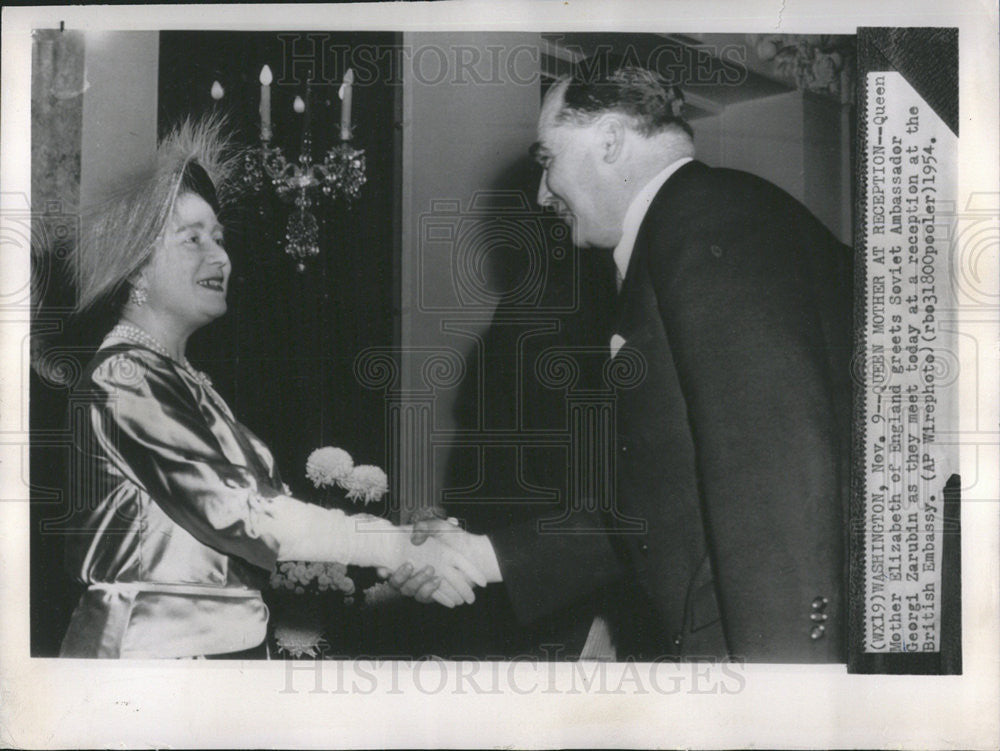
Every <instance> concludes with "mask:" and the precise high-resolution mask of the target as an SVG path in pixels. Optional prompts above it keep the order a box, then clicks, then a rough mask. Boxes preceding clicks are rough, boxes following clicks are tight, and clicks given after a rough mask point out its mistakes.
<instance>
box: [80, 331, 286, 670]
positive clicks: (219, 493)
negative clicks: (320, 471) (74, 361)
mask: <svg viewBox="0 0 1000 751" xmlns="http://www.w3.org/2000/svg"><path fill="white" fill-rule="evenodd" d="M70 411H71V423H72V425H73V430H74V433H75V444H76V448H75V457H74V464H73V469H72V471H71V483H72V484H71V488H72V490H71V498H72V501H73V503H74V509H73V520H74V522H75V523H74V525H73V529H74V532H73V533H71V534H70V535H69V536H68V538H67V564H68V566H69V568H70V571H71V573H72V574H73V576H75V577H76V578H77V579H78V580H79V581H81V582H82V583H84V584H86V585H87V590H86V592H85V593H84V594H83V596H82V597H81V599H80V602H79V604H78V605H77V607H76V610H75V611H74V613H73V617H72V620H71V622H70V626H69V629H68V631H67V633H66V636H65V638H64V640H63V644H62V650H61V656H64V657H108V658H119V657H120V658H127V657H131V658H156V657H192V656H199V655H211V654H221V653H227V652H236V651H241V650H246V649H250V648H252V647H255V646H257V645H260V644H261V643H262V642H263V641H264V639H265V637H266V630H267V619H268V611H267V607H266V605H265V604H264V602H263V600H262V598H261V587H262V586H263V585H264V583H266V581H267V577H268V574H269V573H270V572H272V571H273V570H274V568H275V562H276V559H277V551H278V543H277V541H276V540H275V539H274V538H273V537H272V536H270V535H268V534H266V533H262V532H261V531H260V530H259V529H258V524H260V523H261V522H262V521H263V517H262V515H267V514H270V513H271V509H270V508H269V503H268V501H269V499H272V498H274V497H275V496H278V495H280V494H283V493H286V492H287V488H286V487H285V486H284V485H283V484H282V482H281V479H280V477H279V475H278V472H277V469H276V468H275V466H274V458H273V456H272V454H271V452H270V451H269V450H268V448H267V447H266V446H265V445H264V444H263V443H262V442H261V441H260V440H259V439H258V438H257V437H256V436H254V435H253V433H251V432H250V431H249V430H248V429H247V428H246V427H244V426H243V425H241V424H240V423H239V422H237V420H236V419H235V418H234V417H233V414H232V412H231V411H230V410H229V408H228V406H227V405H226V404H225V402H224V401H223V400H222V398H221V397H220V396H219V395H218V394H217V393H216V392H215V390H214V389H213V388H212V386H211V384H210V382H209V381H208V379H207V377H205V376H204V375H203V374H200V373H198V372H197V371H193V370H189V369H188V368H186V367H184V366H182V365H180V364H178V363H176V362H174V361H173V360H171V359H169V358H167V357H164V356H163V355H161V354H158V353H157V352H154V351H153V350H151V349H147V348H145V347H143V346H142V345H139V344H135V343H133V342H132V341H130V340H126V339H121V338H114V337H109V338H108V339H106V340H105V342H104V344H103V345H102V347H101V349H100V350H98V353H97V356H96V357H95V358H94V360H93V361H92V362H91V363H90V365H89V366H88V368H87V370H86V371H85V372H84V374H83V377H82V378H81V380H80V385H79V386H78V387H77V388H76V389H75V391H74V393H73V397H72V400H71V407H70ZM264 526H266V525H264Z"/></svg>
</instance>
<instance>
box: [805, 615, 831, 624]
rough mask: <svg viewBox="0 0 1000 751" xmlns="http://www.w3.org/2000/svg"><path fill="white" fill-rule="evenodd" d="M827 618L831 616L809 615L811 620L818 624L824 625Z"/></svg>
mask: <svg viewBox="0 0 1000 751" xmlns="http://www.w3.org/2000/svg"><path fill="white" fill-rule="evenodd" d="M827 618H829V616H828V615H827V614H826V613H810V614H809V619H810V620H813V621H816V622H817V623H822V622H823V621H825V620H826V619H827Z"/></svg>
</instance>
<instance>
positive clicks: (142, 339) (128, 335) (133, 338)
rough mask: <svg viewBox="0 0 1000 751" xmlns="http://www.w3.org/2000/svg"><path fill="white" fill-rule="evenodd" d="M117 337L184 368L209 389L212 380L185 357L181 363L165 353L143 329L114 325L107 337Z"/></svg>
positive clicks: (121, 324) (158, 342)
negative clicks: (151, 351) (139, 345)
mask: <svg viewBox="0 0 1000 751" xmlns="http://www.w3.org/2000/svg"><path fill="white" fill-rule="evenodd" d="M112 336H114V337H118V338H120V339H127V340H129V341H130V342H133V343H135V344H141V345H142V346H143V347H147V348H148V349H151V350H153V351H154V352H156V353H157V354H158V355H162V356H163V357H165V358H167V359H168V360H170V361H171V362H175V363H177V364H178V365H180V366H181V367H182V368H184V369H185V370H186V371H187V372H188V373H189V374H191V375H192V376H194V379H195V380H196V381H198V382H199V383H201V384H202V385H203V386H207V387H211V385H212V379H211V378H209V377H208V375H207V374H206V373H203V372H202V371H200V370H198V369H197V368H195V367H194V366H193V365H192V364H191V363H190V361H189V360H188V359H187V358H186V357H185V358H184V359H183V360H182V361H178V360H176V359H175V358H173V357H172V356H171V355H170V353H169V352H168V351H167V348H166V347H164V346H163V344H161V343H160V340H159V339H157V338H156V337H154V336H152V335H151V334H149V333H147V332H146V331H144V330H143V329H141V328H139V327H138V326H136V325H135V324H132V323H119V324H116V325H115V327H114V328H113V329H111V331H109V332H108V337H112Z"/></svg>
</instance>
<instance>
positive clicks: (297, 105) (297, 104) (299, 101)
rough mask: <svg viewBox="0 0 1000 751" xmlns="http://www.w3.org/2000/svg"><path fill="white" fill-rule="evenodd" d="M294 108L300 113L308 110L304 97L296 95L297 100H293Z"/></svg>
mask: <svg viewBox="0 0 1000 751" xmlns="http://www.w3.org/2000/svg"><path fill="white" fill-rule="evenodd" d="M292 109H294V110H295V111H296V112H298V113H299V114H300V115H301V114H302V113H303V112H305V111H306V103H305V102H303V101H302V97H300V96H297V97H295V101H294V102H292Z"/></svg>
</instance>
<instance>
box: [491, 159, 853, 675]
mask: <svg viewBox="0 0 1000 751" xmlns="http://www.w3.org/2000/svg"><path fill="white" fill-rule="evenodd" d="M620 301H621V311H620V316H619V320H618V327H617V331H618V333H619V334H620V335H621V336H622V337H623V338H624V339H625V340H626V344H625V347H626V348H629V349H631V351H632V352H631V354H633V355H635V356H638V357H639V358H641V360H642V361H643V362H644V364H645V368H646V375H645V378H644V379H643V380H642V382H641V383H640V384H639V385H638V386H635V387H633V388H629V389H623V390H621V391H620V392H619V393H618V395H617V425H618V429H617V447H616V449H615V452H616V457H615V460H616V480H617V482H616V485H617V496H616V504H617V505H616V511H615V512H614V513H612V514H605V515H604V517H603V522H604V525H605V530H606V532H605V533H604V534H597V535H594V534H570V533H566V534H555V533H548V534H539V533H538V530H537V528H531V527H528V526H521V527H511V528H509V529H505V530H498V531H496V532H494V533H491V535H490V537H491V539H492V541H493V543H494V548H495V549H496V551H497V556H498V559H499V561H500V565H501V569H502V573H503V577H504V582H505V586H506V589H507V591H508V594H509V596H510V598H511V602H512V604H513V606H514V608H515V610H516V611H517V612H518V614H519V616H520V617H521V618H523V619H525V620H531V619H533V618H536V617H538V616H540V615H542V614H544V613H547V612H551V611H552V610H554V609H557V608H560V607H562V606H564V605H566V604H568V603H570V602H573V601H574V600H578V599H579V598H581V597H582V596H584V595H585V594H587V593H588V592H590V591H591V590H592V589H593V588H595V587H602V586H606V585H609V584H612V583H614V582H618V584H616V585H615V586H616V587H617V589H618V590H619V591H620V592H621V594H622V597H621V603H622V608H621V610H620V612H619V613H618V614H617V617H618V623H619V629H618V643H619V647H620V650H619V654H620V655H621V654H623V653H624V654H632V655H635V656H642V657H646V658H652V657H655V656H661V655H662V656H673V657H684V658H691V657H698V656H706V657H722V656H733V657H738V658H744V659H747V660H752V661H774V662H814V661H815V662H838V661H844V660H845V659H846V645H845V642H846V611H847V608H846V597H845V581H846V562H845V558H846V556H845V547H846V545H845V539H846V523H845V520H846V513H847V502H848V492H849V481H850V472H849V459H850V448H851V446H850V436H851V429H850V428H851V423H850V414H851V377H850V359H851V332H852V322H851V314H852V274H851V252H850V249H849V248H847V247H846V246H844V245H842V244H841V243H839V242H837V240H836V239H835V238H834V237H833V236H832V235H831V234H830V233H829V232H828V231H827V230H826V228H824V227H823V226H822V225H821V224H820V222H818V221H817V220H816V219H815V217H813V216H812V215H811V214H810V213H809V212H808V211H807V210H806V209H805V207H803V206H802V205H801V204H800V203H798V202H797V201H795V200H794V199H793V198H792V197H791V196H789V195H788V194H786V193H784V192H783V191H781V190H780V189H778V188H777V187H775V186H774V185H772V184H770V183H768V182H766V181H765V180H762V179H760V178H757V177H754V176H752V175H749V174H746V173H742V172H737V171H733V170H727V169H712V168H709V167H707V166H705V165H704V164H701V163H699V162H691V163H689V164H686V165H684V166H683V167H681V168H680V169H679V170H678V171H677V172H676V173H674V175H672V176H671V178H670V179H669V180H668V181H667V182H666V184H665V185H664V186H663V188H662V189H661V190H660V191H659V193H658V194H657V196H656V198H655V199H654V201H653V203H652V204H651V205H650V208H649V210H648V212H647V214H646V218H645V220H644V221H643V224H642V227H641V228H640V231H639V235H638V237H637V240H636V243H635V248H634V251H633V254H632V258H631V260H630V263H629V267H628V273H627V275H626V280H625V284H624V287H623V289H622V292H621V298H620ZM622 515H624V516H626V517H630V518H634V519H638V520H641V522H642V523H643V525H644V531H643V532H641V533H634V532H627V533H626V532H624V531H623V529H622V524H620V523H619V521H617V520H616V517H621V516H622ZM575 518H576V519H577V520H578V521H577V522H574V523H578V524H579V525H580V526H581V527H583V526H587V525H589V524H592V521H593V520H592V519H591V518H589V517H588V515H587V514H585V513H583V512H580V513H579V514H578V515H577V516H576V517H575ZM654 653H655V654H654Z"/></svg>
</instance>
